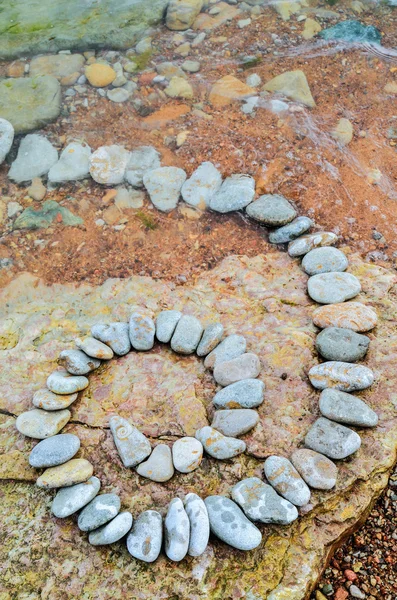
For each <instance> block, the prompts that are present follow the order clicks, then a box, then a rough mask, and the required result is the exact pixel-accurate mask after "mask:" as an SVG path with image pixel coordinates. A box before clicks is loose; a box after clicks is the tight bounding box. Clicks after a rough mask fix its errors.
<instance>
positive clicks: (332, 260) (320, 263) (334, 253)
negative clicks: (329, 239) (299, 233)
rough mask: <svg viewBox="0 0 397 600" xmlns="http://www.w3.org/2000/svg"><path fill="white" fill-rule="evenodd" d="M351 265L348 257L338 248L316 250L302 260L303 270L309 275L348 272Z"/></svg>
mask: <svg viewBox="0 0 397 600" xmlns="http://www.w3.org/2000/svg"><path fill="white" fill-rule="evenodd" d="M348 265H349V261H348V260H347V257H346V255H345V254H344V253H343V252H342V251H341V250H338V249H337V248H332V247H328V248H327V247H326V248H315V249H314V250H310V252H308V253H307V254H306V255H305V256H304V257H303V260H302V268H303V270H304V271H305V272H306V273H307V274H308V275H318V274H319V273H331V272H335V271H346V269H347V267H348Z"/></svg>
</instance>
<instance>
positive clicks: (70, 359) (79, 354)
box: [59, 350, 101, 375]
mask: <svg viewBox="0 0 397 600" xmlns="http://www.w3.org/2000/svg"><path fill="white" fill-rule="evenodd" d="M59 363H60V364H61V365H62V366H63V367H65V369H66V370H67V371H68V372H69V373H70V374H71V375H86V374H87V373H90V372H91V371H93V370H94V369H97V368H98V367H99V365H100V364H101V361H100V360H98V359H97V358H92V357H91V356H87V354H86V353H85V352H83V351H82V350H62V352H61V353H60V355H59Z"/></svg>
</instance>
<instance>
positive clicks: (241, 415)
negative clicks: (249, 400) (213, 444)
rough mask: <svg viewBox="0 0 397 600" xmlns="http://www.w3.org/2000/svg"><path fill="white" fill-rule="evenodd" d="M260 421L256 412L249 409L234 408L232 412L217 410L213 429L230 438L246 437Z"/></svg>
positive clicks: (212, 424)
mask: <svg viewBox="0 0 397 600" xmlns="http://www.w3.org/2000/svg"><path fill="white" fill-rule="evenodd" d="M258 421H259V415H258V413H257V411H256V410H251V409H249V408H240V409H239V408H234V409H232V410H217V411H215V413H214V418H213V420H212V423H211V427H213V428H214V429H216V430H217V431H220V432H221V433H223V435H228V436H230V437H239V436H240V435H244V433H247V431H250V430H251V429H253V427H255V425H256V424H257V423H258Z"/></svg>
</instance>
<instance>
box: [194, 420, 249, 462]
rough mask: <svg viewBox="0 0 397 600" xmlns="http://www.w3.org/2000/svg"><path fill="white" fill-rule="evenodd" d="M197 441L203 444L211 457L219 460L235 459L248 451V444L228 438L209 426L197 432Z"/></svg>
mask: <svg viewBox="0 0 397 600" xmlns="http://www.w3.org/2000/svg"><path fill="white" fill-rule="evenodd" d="M196 439H197V440H199V441H200V442H201V443H202V444H203V446H204V449H205V451H206V452H207V453H208V454H209V455H210V456H212V457H213V458H217V459H218V460H226V459H228V458H233V457H234V456H237V455H238V454H241V453H242V452H245V450H246V444H245V442H243V441H242V440H236V439H235V438H233V437H227V436H225V435H223V434H222V433H220V431H217V430H216V429H213V427H209V426H208V425H207V426H206V427H202V428H201V429H198V430H197V431H196Z"/></svg>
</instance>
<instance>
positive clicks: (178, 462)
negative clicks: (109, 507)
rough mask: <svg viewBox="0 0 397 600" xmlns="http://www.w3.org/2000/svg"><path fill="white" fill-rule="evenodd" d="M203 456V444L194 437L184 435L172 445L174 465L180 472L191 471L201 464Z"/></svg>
mask: <svg viewBox="0 0 397 600" xmlns="http://www.w3.org/2000/svg"><path fill="white" fill-rule="evenodd" d="M202 458H203V445H202V443H201V442H199V440H197V439H196V438H193V437H183V438H181V439H179V440H177V441H176V442H175V443H174V445H173V446H172V460H173V463H174V467H175V469H176V470H177V471H179V472H180V473H191V472H192V471H194V470H195V469H197V467H199V466H200V464H201V460H202Z"/></svg>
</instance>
